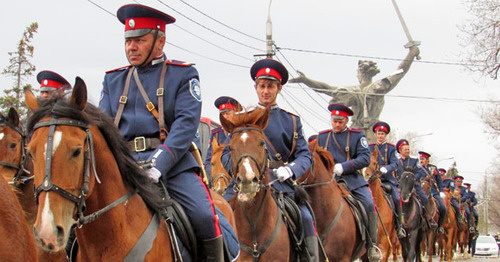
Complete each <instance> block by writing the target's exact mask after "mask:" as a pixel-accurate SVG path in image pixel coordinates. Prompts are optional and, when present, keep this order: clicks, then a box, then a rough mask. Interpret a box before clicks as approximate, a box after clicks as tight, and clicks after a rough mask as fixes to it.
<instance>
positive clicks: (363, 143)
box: [360, 137, 368, 148]
mask: <svg viewBox="0 0 500 262" xmlns="http://www.w3.org/2000/svg"><path fill="white" fill-rule="evenodd" d="M360 141H361V145H362V146H363V147H364V148H368V141H366V137H362V138H361V140H360Z"/></svg>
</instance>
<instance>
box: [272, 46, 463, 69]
mask: <svg viewBox="0 0 500 262" xmlns="http://www.w3.org/2000/svg"><path fill="white" fill-rule="evenodd" d="M276 49H277V50H280V49H283V50H289V51H295V52H303V53H313V54H322V55H334V56H345V57H356V58H367V59H377V60H389V61H405V59H400V58H388V57H380V56H364V55H353V54H343V53H333V52H326V51H316V50H306V49H298V48H291V47H276ZM414 62H415V63H425V64H438V65H454V66H467V65H469V66H470V65H473V64H464V63H457V62H437V61H425V60H415V61H414Z"/></svg>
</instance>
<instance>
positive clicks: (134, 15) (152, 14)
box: [116, 4, 175, 38]
mask: <svg viewBox="0 0 500 262" xmlns="http://www.w3.org/2000/svg"><path fill="white" fill-rule="evenodd" d="M116 16H117V17H118V20H120V22H121V23H122V24H124V25H125V38H129V37H139V36H143V35H145V34H147V33H149V32H151V30H153V29H158V30H160V31H162V32H164V33H165V25H166V24H171V23H174V22H175V18H173V17H171V16H170V15H167V14H165V13H163V12H161V11H158V10H156V9H154V8H151V7H148V6H145V5H138V4H129V5H124V6H122V7H120V9H118V11H117V12H116Z"/></svg>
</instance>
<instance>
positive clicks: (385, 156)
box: [369, 143, 398, 186]
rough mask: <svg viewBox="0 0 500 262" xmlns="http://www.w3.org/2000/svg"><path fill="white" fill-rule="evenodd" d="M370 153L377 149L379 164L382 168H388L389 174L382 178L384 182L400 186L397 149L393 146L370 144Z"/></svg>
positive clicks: (383, 175)
mask: <svg viewBox="0 0 500 262" xmlns="http://www.w3.org/2000/svg"><path fill="white" fill-rule="evenodd" d="M369 146H370V152H373V150H374V149H375V147H377V148H378V157H377V159H378V164H379V166H380V167H385V168H387V173H386V174H382V175H381V176H380V180H381V181H382V182H389V183H391V184H392V185H393V186H398V181H397V180H396V177H395V175H397V174H396V173H397V169H398V157H397V156H396V147H395V146H394V145H393V144H389V143H383V144H381V145H379V144H370V145H369Z"/></svg>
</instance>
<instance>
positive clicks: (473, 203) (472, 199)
mask: <svg viewBox="0 0 500 262" xmlns="http://www.w3.org/2000/svg"><path fill="white" fill-rule="evenodd" d="M464 186H466V187H467V192H468V199H470V209H471V210H470V211H471V215H473V216H474V218H475V228H477V223H478V222H479V215H478V214H477V211H476V209H475V208H474V207H475V206H476V205H477V199H476V193H475V192H473V191H471V190H470V187H471V184H470V183H464ZM471 233H473V231H471Z"/></svg>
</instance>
